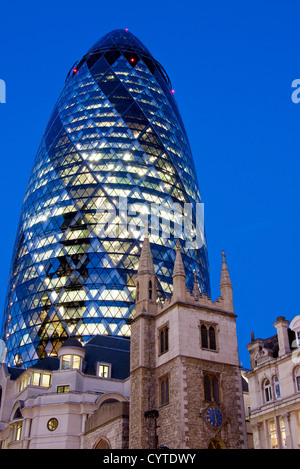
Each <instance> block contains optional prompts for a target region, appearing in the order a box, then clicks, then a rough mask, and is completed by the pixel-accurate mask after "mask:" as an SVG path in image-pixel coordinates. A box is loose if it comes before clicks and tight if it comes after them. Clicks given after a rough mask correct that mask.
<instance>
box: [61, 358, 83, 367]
mask: <svg viewBox="0 0 300 469" xmlns="http://www.w3.org/2000/svg"><path fill="white" fill-rule="evenodd" d="M80 368H81V357H80V356H79V355H63V357H62V362H61V369H62V370H71V369H73V370H80Z"/></svg>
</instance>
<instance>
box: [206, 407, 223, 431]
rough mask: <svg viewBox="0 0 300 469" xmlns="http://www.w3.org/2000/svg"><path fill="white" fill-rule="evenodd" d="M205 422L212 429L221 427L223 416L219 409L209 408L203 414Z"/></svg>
mask: <svg viewBox="0 0 300 469" xmlns="http://www.w3.org/2000/svg"><path fill="white" fill-rule="evenodd" d="M205 418H206V421H207V422H208V423H209V425H211V426H212V427H214V428H217V427H219V426H220V425H222V422H223V415H222V412H221V411H220V409H218V407H216V406H213V405H212V406H210V407H208V409H207V410H206V412H205Z"/></svg>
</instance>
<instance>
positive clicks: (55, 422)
mask: <svg viewBox="0 0 300 469" xmlns="http://www.w3.org/2000/svg"><path fill="white" fill-rule="evenodd" d="M57 427H58V420H57V419H56V418H52V419H50V420H49V421H48V423H47V428H48V430H50V432H54V431H55V430H56V429H57Z"/></svg>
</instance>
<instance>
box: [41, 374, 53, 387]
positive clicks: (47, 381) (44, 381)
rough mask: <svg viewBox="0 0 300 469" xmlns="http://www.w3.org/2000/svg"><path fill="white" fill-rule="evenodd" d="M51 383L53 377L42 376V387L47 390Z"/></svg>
mask: <svg viewBox="0 0 300 469" xmlns="http://www.w3.org/2000/svg"><path fill="white" fill-rule="evenodd" d="M50 383H51V375H48V374H44V373H43V375H42V386H43V387H44V388H47V387H49V386H50Z"/></svg>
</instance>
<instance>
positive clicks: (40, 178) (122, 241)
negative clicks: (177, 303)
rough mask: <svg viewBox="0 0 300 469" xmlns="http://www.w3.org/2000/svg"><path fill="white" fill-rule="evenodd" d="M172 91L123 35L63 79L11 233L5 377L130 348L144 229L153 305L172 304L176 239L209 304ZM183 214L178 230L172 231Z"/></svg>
mask: <svg viewBox="0 0 300 469" xmlns="http://www.w3.org/2000/svg"><path fill="white" fill-rule="evenodd" d="M173 91H174V90H172V85H171V82H170V79H169V77H168V76H167V73H166V72H165V70H164V69H163V67H162V66H161V65H160V64H159V63H158V62H157V60H155V59H154V58H153V56H152V55H151V53H150V52H149V51H148V49H147V48H146V47H145V46H144V45H143V44H142V43H141V42H140V41H139V40H138V39H137V38H136V37H135V36H134V35H133V34H132V33H130V32H128V31H126V30H115V31H112V32H111V33H109V34H107V35H105V36H104V37H103V38H101V39H100V40H99V41H98V42H97V43H96V44H95V45H94V46H93V47H92V48H91V49H90V50H89V51H88V52H87V53H86V54H85V55H84V57H83V58H82V59H81V60H79V61H78V63H76V64H75V65H74V66H73V67H72V68H71V70H70V72H69V73H68V76H67V78H66V83H65V86H64V88H63V90H62V93H61V95H60V97H59V99H58V101H57V103H56V105H55V107H54V109H53V112H52V114H51V117H50V119H49V122H48V124H47V127H46V129H45V133H44V135H43V137H42V140H41V143H40V146H39V150H38V153H37V156H36V159H35V161H34V165H33V169H32V173H31V176H30V180H29V183H28V187H27V189H26V194H25V197H24V203H23V208H22V212H21V216H20V222H19V227H18V230H17V235H16V241H15V246H14V251H13V256H12V263H11V271H10V276H9V283H8V289H7V297H6V305H5V318H4V329H3V334H2V336H3V338H4V340H5V343H6V347H7V364H8V366H10V367H13V366H15V365H18V366H25V367H29V366H31V365H33V364H34V363H36V362H37V361H38V360H40V359H42V358H44V357H46V356H57V352H58V349H59V348H60V346H61V344H62V343H63V342H64V341H65V340H66V339H67V338H68V337H69V336H73V337H76V338H77V339H80V340H81V341H82V342H83V343H87V342H88V341H89V340H91V339H92V337H94V336H96V335H104V334H107V335H113V336H121V337H124V336H127V337H128V336H129V334H130V320H131V318H132V316H133V315H134V308H135V285H134V276H135V274H136V270H137V266H138V261H139V255H140V251H141V244H142V239H143V238H142V235H143V229H144V226H145V217H147V218H149V226H150V224H151V232H152V252H153V261H154V265H155V271H156V276H157V294H158V296H162V297H163V296H165V295H170V294H171V292H172V268H173V263H174V246H175V243H176V239H177V237H182V239H184V240H185V241H184V243H183V247H182V249H183V253H182V256H183V262H184V265H185V269H186V275H187V284H188V285H189V287H190V288H192V286H193V272H194V271H196V272H197V276H198V279H199V280H198V281H199V285H200V288H201V291H202V292H205V293H207V294H208V295H209V294H210V281H209V267H208V255H207V247H206V241H205V233H204V231H203V233H202V237H201V243H199V246H198V247H197V248H195V246H192V247H190V245H189V242H190V243H192V242H193V236H194V235H193V233H194V232H196V228H195V226H196V216H197V213H196V207H197V204H200V202H201V198H200V193H199V188H198V182H197V176H196V170H195V165H194V161H193V157H192V153H191V149H190V146H189V142H188V138H187V135H186V132H185V129H184V125H183V123H182V120H181V116H180V113H179V111H178V108H177V105H176V101H175V96H174V93H173ZM189 209H191V218H190V223H189V227H187V226H181V220H182V216H183V213H184V211H188V210H189ZM184 230H185V231H184ZM183 231H184V236H182V234H183V233H182V232H183ZM167 233H168V235H166V234H167Z"/></svg>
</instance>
